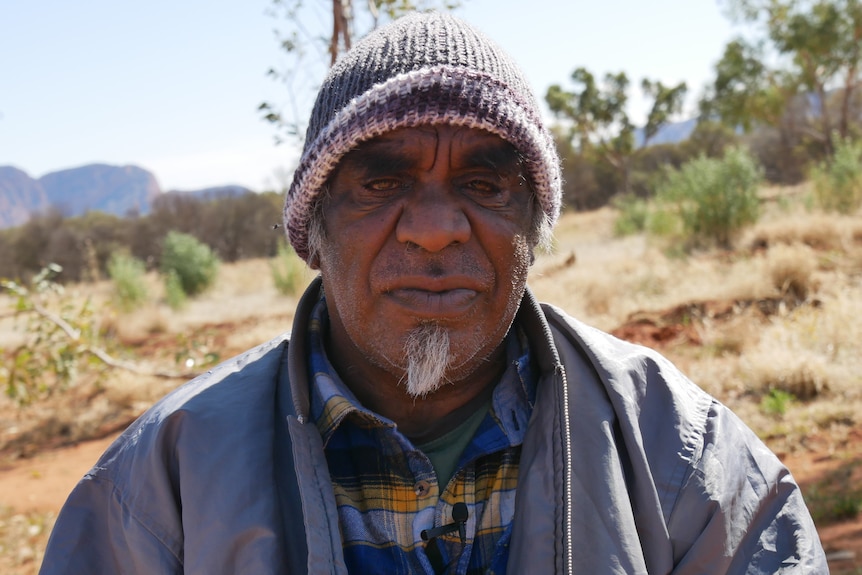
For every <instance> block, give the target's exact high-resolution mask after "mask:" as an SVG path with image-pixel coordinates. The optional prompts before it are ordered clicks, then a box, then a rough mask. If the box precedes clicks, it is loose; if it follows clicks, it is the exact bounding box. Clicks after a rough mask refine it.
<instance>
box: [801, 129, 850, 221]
mask: <svg viewBox="0 0 862 575" xmlns="http://www.w3.org/2000/svg"><path fill="white" fill-rule="evenodd" d="M811 179H812V180H813V182H814V197H815V199H816V201H817V205H819V206H820V207H821V208H822V209H824V210H826V211H831V212H838V213H844V214H849V213H853V212H855V211H856V210H857V209H858V208H859V206H860V205H862V140H860V141H855V142H853V141H851V140H850V139H843V140H842V139H840V138H836V141H835V156H834V157H833V158H832V160H831V161H826V162H823V163H821V164H819V165H818V166H816V167H815V168H814V169H813V170H812V173H811Z"/></svg>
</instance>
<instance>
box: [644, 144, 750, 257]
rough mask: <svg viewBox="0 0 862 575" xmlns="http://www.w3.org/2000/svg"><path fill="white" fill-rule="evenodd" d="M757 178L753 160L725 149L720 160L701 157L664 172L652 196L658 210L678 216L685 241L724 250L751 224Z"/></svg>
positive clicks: (747, 154) (738, 149) (740, 152)
mask: <svg viewBox="0 0 862 575" xmlns="http://www.w3.org/2000/svg"><path fill="white" fill-rule="evenodd" d="M761 180H762V173H761V170H760V168H759V166H758V165H757V162H756V161H755V160H754V158H752V157H751V155H750V154H749V153H748V152H747V151H745V150H744V149H742V148H731V149H729V150H728V151H727V152H726V153H725V155H724V157H723V158H721V159H714V158H707V157H705V156H701V157H699V158H697V159H695V160H691V161H689V162H686V163H685V164H683V165H682V167H680V168H679V169H678V170H670V171H669V172H668V173H667V177H666V179H665V181H664V183H662V184H661V185H660V186H659V189H658V191H657V193H656V198H657V200H658V202H659V205H660V210H661V211H668V212H671V213H674V214H675V215H676V216H677V217H678V218H680V220H681V222H682V228H683V233H684V234H685V236H686V237H687V239H688V240H689V242H692V243H701V242H704V241H706V242H711V243H715V244H717V245H719V246H720V247H724V248H729V247H730V246H731V242H732V240H733V238H734V237H735V236H736V234H737V233H738V232H739V231H740V230H741V229H742V228H743V227H744V226H746V225H748V224H751V223H753V222H755V221H757V217H758V214H759V208H760V203H759V200H758V197H757V189H758V186H759V184H760V182H761Z"/></svg>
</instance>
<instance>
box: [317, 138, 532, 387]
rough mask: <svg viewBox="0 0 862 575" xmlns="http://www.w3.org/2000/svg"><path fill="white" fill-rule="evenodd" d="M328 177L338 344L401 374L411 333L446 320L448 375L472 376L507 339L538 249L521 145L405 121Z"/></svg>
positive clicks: (327, 271) (329, 256) (327, 226)
mask: <svg viewBox="0 0 862 575" xmlns="http://www.w3.org/2000/svg"><path fill="white" fill-rule="evenodd" d="M329 186H330V187H329V198H328V199H327V200H326V202H327V203H326V204H325V206H324V212H323V216H324V236H325V239H324V240H323V245H322V246H321V250H320V262H319V264H320V270H321V273H322V276H323V281H324V286H325V290H326V299H327V304H328V309H329V314H330V320H331V332H330V339H331V341H333V342H335V343H336V344H337V345H338V352H337V353H339V354H346V355H347V359H348V363H349V364H350V365H352V366H357V363H359V364H360V366H361V364H362V363H363V362H365V363H367V364H370V365H372V366H374V367H376V368H378V370H379V369H382V370H383V371H384V372H385V373H388V374H390V375H391V376H392V377H393V378H394V379H395V380H396V381H400V380H402V379H403V378H404V376H405V372H406V368H407V364H406V359H405V355H406V351H405V349H406V346H407V345H408V340H409V339H410V337H411V334H415V333H417V332H418V331H420V330H422V329H423V328H427V327H428V326H429V325H430V326H437V327H438V328H439V329H441V330H443V331H445V332H446V334H447V335H448V340H449V344H450V345H449V354H448V355H449V359H450V362H449V367H448V368H447V372H446V374H445V378H446V380H448V381H452V382H457V381H459V380H465V379H467V378H469V377H470V376H471V375H473V374H474V373H475V372H476V370H477V369H479V368H480V367H481V366H482V365H483V363H484V362H485V361H486V360H487V358H489V357H490V356H491V355H492V354H493V352H494V351H496V350H498V348H499V347H500V345H501V342H502V340H503V338H504V337H505V335H506V333H507V331H508V329H509V327H510V325H511V322H512V320H513V318H514V316H515V313H516V312H517V309H518V306H519V303H520V300H521V297H522V296H523V293H524V288H525V285H526V279H527V272H528V268H529V266H530V262H531V257H532V247H531V245H530V243H529V241H528V236H529V230H530V225H531V221H532V217H533V209H535V208H534V202H533V199H532V194H531V192H530V189H529V186H528V184H527V182H526V180H525V178H524V177H523V175H522V170H521V166H520V163H519V161H518V157H517V154H516V152H515V150H514V148H513V147H512V146H511V145H510V144H508V143H507V142H505V141H504V140H502V139H501V138H499V137H497V136H495V135H493V134H490V133H488V132H484V131H481V130H476V129H470V128H459V127H453V126H427V127H420V128H409V129H407V128H405V129H399V130H396V131H393V132H389V133H387V134H385V135H383V136H380V137H378V138H376V139H373V140H370V141H368V142H365V143H363V144H362V145H361V146H360V147H359V148H358V149H356V150H354V151H352V152H350V153H349V154H348V155H347V156H345V157H344V158H343V159H342V161H341V162H340V163H339V166H338V168H337V169H336V170H335V172H334V174H333V176H332V178H330V183H329Z"/></svg>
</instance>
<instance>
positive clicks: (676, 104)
mask: <svg viewBox="0 0 862 575" xmlns="http://www.w3.org/2000/svg"><path fill="white" fill-rule="evenodd" d="M571 82H572V84H573V85H574V88H573V90H571V91H569V90H565V89H563V88H562V87H561V86H560V85H559V84H554V85H552V86H551V87H550V88H548V91H547V93H546V95H545V101H546V102H547V104H548V107H549V108H550V109H551V111H552V112H553V113H554V115H555V116H556V117H557V119H558V121H561V122H563V124H564V125H565V126H566V127H567V128H568V135H567V138H568V141H569V142H570V143H571V145H572V146H573V148H574V149H575V150H577V151H579V152H580V153H582V154H584V155H586V156H587V157H590V156H593V157H594V158H596V159H597V160H599V161H601V162H604V163H606V164H608V165H609V166H611V167H612V168H613V169H614V170H615V171H616V172H617V173H618V181H619V189H618V190H615V191H618V192H621V193H624V194H625V193H629V192H631V177H630V176H631V161H632V157H633V156H634V155H635V153H636V150H638V147H637V142H636V138H635V134H636V132H635V126H634V124H633V123H632V122H631V120H630V118H629V115H628V111H627V110H626V107H627V106H628V88H629V79H628V76H626V74H625V73H624V72H620V73H618V74H610V73H609V74H606V75H605V77H604V79H603V81H601V82H599V81H597V80H596V78H595V77H594V76H593V74H592V73H590V72H589V71H588V70H587V69H586V68H583V67H581V68H577V69H576V70H575V71H574V72H572V75H571ZM641 88H642V90H643V92H644V94H645V95H646V96H647V97H648V98H651V99H652V102H653V104H652V106H651V109H650V112H649V115H648V117H647V124H646V126H644V128H643V142H642V144H643V146H645V145H646V144H647V143H649V140H650V139H651V138H652V137H653V136H655V134H656V133H657V132H658V131H659V129H660V128H661V127H662V126H663V125H664V124H666V123H667V122H668V121H669V120H670V118H671V116H673V115H675V114H677V113H679V111H680V110H681V108H682V103H683V99H684V97H685V93H686V85H685V83H684V82H683V83H680V84H678V85H676V86H672V87H669V86H665V85H664V84H662V83H661V82H660V81H655V82H654V81H651V80H649V79H646V78H645V79H643V80H642V81H641ZM558 133H559V130H558ZM643 146H642V147H641V148H640V149H644V147H643ZM611 195H612V194H611Z"/></svg>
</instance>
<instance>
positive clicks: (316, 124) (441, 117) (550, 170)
mask: <svg viewBox="0 0 862 575" xmlns="http://www.w3.org/2000/svg"><path fill="white" fill-rule="evenodd" d="M433 124H451V125H455V126H465V127H470V128H479V129H482V130H485V131H488V132H491V133H493V134H496V135H498V136H500V137H501V138H503V139H504V140H506V141H508V142H509V143H511V144H512V145H513V146H514V147H515V149H517V150H518V152H519V153H520V154H521V156H522V157H523V158H524V159H525V167H526V170H527V175H528V177H529V180H530V183H531V184H532V187H533V192H534V193H535V195H536V198H537V199H538V201H539V204H540V205H541V207H542V209H543V210H544V212H545V214H546V216H547V219H548V221H549V223H550V224H551V225H553V224H554V223H555V222H556V220H557V217H558V216H559V214H560V202H561V181H560V168H559V158H558V156H557V152H556V148H555V147H554V141H553V139H552V138H551V135H550V133H549V132H548V130H547V129H546V128H545V126H544V124H543V122H542V118H541V114H540V111H539V107H538V105H537V101H536V99H535V96H534V95H533V94H532V92H531V90H530V88H529V85H528V83H527V81H526V79H525V78H524V76H523V74H522V73H521V71H520V70H519V69H518V68H517V66H516V65H515V63H514V62H513V61H512V60H511V59H510V58H509V57H508V56H507V55H506V54H505V53H504V52H503V51H502V50H501V49H500V48H499V47H498V46H497V45H496V44H494V43H493V42H491V41H490V40H489V39H488V38H486V37H485V36H484V35H483V34H481V33H480V32H478V31H477V30H475V29H473V28H471V27H470V26H469V25H467V24H466V23H465V22H463V21H461V20H459V19H457V18H455V17H453V16H451V15H449V14H445V13H414V14H411V15H408V16H405V17H402V18H399V19H398V20H395V21H394V22H391V23H390V24H388V25H386V26H383V27H381V28H378V29H377V30H375V31H373V32H372V33H370V34H369V35H368V36H366V37H365V38H363V39H362V40H361V41H360V42H359V43H357V44H356V45H355V46H354V47H353V48H352V49H351V50H350V51H349V52H347V53H346V54H344V55H343V56H342V57H341V58H340V59H339V60H338V61H337V62H336V63H335V65H334V66H333V67H332V69H331V70H330V72H329V75H328V76H327V78H326V80H325V81H324V82H323V85H322V86H321V88H320V92H319V93H318V96H317V101H316V102H315V104H314V109H313V110H312V113H311V119H310V121H309V125H308V131H307V132H306V138H305V147H304V149H303V151H302V157H301V158H300V162H299V166H298V167H297V169H296V172H295V173H294V176H293V183H292V184H291V186H290V190H289V191H288V193H287V198H286V201H285V205H284V223H285V227H286V229H287V234H288V237H289V239H290V243H291V244H292V245H293V248H294V250H296V253H297V254H298V255H299V256H300V257H301V258H302V259H304V260H307V259H308V255H309V253H308V226H309V222H310V219H311V216H312V210H313V208H314V204H315V201H316V200H317V198H318V195H319V194H320V190H321V188H322V187H323V186H324V185H325V183H326V181H327V179H328V178H329V176H330V175H331V174H332V171H333V169H334V168H335V167H336V165H337V164H338V162H339V161H340V160H341V158H342V157H343V156H344V155H345V154H346V153H347V152H349V151H350V150H352V149H353V148H355V147H356V146H357V145H358V144H359V143H361V142H363V141H366V140H369V139H372V138H375V137H377V136H380V135H382V134H384V133H386V132H390V131H392V130H395V129H397V128H412V127H416V126H422V125H433Z"/></svg>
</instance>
